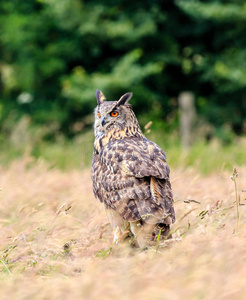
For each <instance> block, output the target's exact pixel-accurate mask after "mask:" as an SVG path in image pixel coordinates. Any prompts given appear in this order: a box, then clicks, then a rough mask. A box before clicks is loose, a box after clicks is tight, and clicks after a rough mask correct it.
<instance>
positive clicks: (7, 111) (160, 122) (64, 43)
mask: <svg viewBox="0 0 246 300" xmlns="http://www.w3.org/2000/svg"><path fill="white" fill-rule="evenodd" d="M96 89H100V90H102V91H103V93H104V94H105V95H106V97H107V99H108V100H117V99H119V97H120V96H121V95H122V94H124V93H126V92H130V91H132V92H133V94H134V96H133V98H132V99H131V104H132V106H133V109H134V111H135V112H136V115H137V117H138V120H139V122H140V125H141V128H142V130H143V132H144V134H145V135H146V136H147V138H149V139H150V140H153V141H155V142H156V143H158V144H159V145H160V146H161V147H162V148H163V150H164V151H165V153H166V154H167V161H168V164H169V166H170V169H171V173H170V180H171V184H172V189H173V198H174V207H175V213H176V222H175V223H174V224H173V225H172V237H173V238H172V239H170V240H166V241H165V240H164V241H163V240H162V241H157V243H156V245H154V246H153V247H150V248H149V249H148V251H141V249H136V248H133V247H131V246H130V245H129V240H126V241H124V242H122V243H119V245H114V244H113V232H112V228H111V227H110V225H109V223H108V220H107V218H106V214H105V212H104V208H103V205H102V203H100V202H99V201H96V200H95V198H94V195H93V192H92V182H91V178H90V169H89V165H90V162H91V158H92V153H93V140H94V134H93V121H94V117H93V110H94V108H95V106H96V97H95V92H96ZM185 99H186V100H185ZM187 99H190V100H187ZM187 104H190V105H187ZM245 201H246V2H245V0H206V1H202V0H200V1H198V0H176V1H175V0H173V1H169V0H162V1H161V0H141V1H140V0H134V1H133V0H131V1H129V0H114V1H113V0H111V1H110V0H90V1H88V0H36V1H35V0H0V230H1V234H0V290H1V296H0V298H1V300H5V299H6V300H9V299H18V300H22V299H23V300H27V299H35V300H39V299H40V300H44V299H51V300H52V299H54V300H57V299H75V300H76V299H89V300H90V299H91V300H93V299H96V300H97V299H107V300H108V299H123V300H125V299H127V300H128V299H148V300H149V299H167V300H180V299H191V300H193V299H194V300H196V299H204V300H207V299H208V300H211V299H217V300H232V299H233V300H234V299H235V300H245V295H246V285H245V278H246V266H245V261H246V252H245V249H246V226H245V224H246V206H245V203H246V202H245ZM30 283H31V284H30Z"/></svg>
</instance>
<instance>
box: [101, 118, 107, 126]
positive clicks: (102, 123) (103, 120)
mask: <svg viewBox="0 0 246 300" xmlns="http://www.w3.org/2000/svg"><path fill="white" fill-rule="evenodd" d="M105 124H106V121H105V119H104V118H102V120H101V125H102V126H103V125H105Z"/></svg>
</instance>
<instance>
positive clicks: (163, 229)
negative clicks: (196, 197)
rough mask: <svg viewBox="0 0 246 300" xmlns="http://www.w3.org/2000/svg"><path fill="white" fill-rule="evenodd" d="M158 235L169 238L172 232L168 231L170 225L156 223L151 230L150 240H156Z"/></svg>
mask: <svg viewBox="0 0 246 300" xmlns="http://www.w3.org/2000/svg"><path fill="white" fill-rule="evenodd" d="M158 237H161V238H165V239H171V238H172V234H171V233H170V225H168V224H164V223H158V224H156V226H155V228H154V230H153V232H152V240H157V239H158Z"/></svg>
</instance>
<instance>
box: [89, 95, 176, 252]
mask: <svg viewBox="0 0 246 300" xmlns="http://www.w3.org/2000/svg"><path fill="white" fill-rule="evenodd" d="M96 96H97V103H98V106H97V107H96V109H95V125H94V131H95V143H94V155H93V159H92V164H91V176H92V181H93V191H94V194H95V197H96V198H97V199H98V200H100V201H101V202H103V203H104V206H105V210H106V213H107V215H108V218H109V220H110V223H111V225H112V227H113V228H114V229H115V237H114V241H115V242H117V241H118V239H119V238H120V235H121V234H122V233H123V232H124V231H126V230H129V231H130V233H131V234H132V235H133V236H134V237H135V239H136V241H137V243H138V245H139V246H140V247H144V246H146V245H147V244H148V238H152V239H154V236H156V235H158V232H159V230H160V229H161V232H162V234H163V235H166V236H168V233H169V228H170V224H171V223H173V222H174V221H175V213H174V208H173V196H172V189H171V184H170V181H169V173H170V170H169V167H168V165H167V162H166V155H165V153H164V152H163V150H162V149H161V148H160V147H159V146H158V145H156V144H155V143H153V142H151V141H149V140H148V139H147V138H146V137H145V136H144V134H143V133H142V131H141V129H140V127H139V124H138V121H137V118H136V116H135V114H134V112H133V110H132V108H131V105H130V104H128V101H129V100H130V98H131V97H132V94H131V93H127V94H125V95H123V96H122V97H121V98H120V99H119V100H118V101H104V100H106V98H105V96H104V95H103V93H102V92H101V91H99V90H97V93H96Z"/></svg>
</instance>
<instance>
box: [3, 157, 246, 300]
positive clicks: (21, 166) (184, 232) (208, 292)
mask: <svg viewBox="0 0 246 300" xmlns="http://www.w3.org/2000/svg"><path fill="white" fill-rule="evenodd" d="M237 171H238V173H239V176H238V178H237V179H236V180H237V187H238V195H239V197H240V201H241V204H243V203H244V200H245V197H246V193H244V192H242V189H246V168H245V167H240V168H238V169H237ZM230 176H231V174H229V173H227V172H224V171H223V172H221V173H219V174H216V173H215V174H213V175H210V176H209V177H201V176H200V175H199V174H197V173H196V172H195V171H194V170H192V169H189V170H185V171H184V170H183V171H182V170H176V171H172V184H173V190H174V196H175V202H176V203H175V208H176V214H177V222H176V224H175V226H173V230H174V231H175V233H174V240H173V241H171V242H169V243H165V242H164V243H163V242H161V243H160V245H159V247H158V250H157V248H156V247H154V248H153V249H149V250H148V251H144V252H140V251H139V250H136V249H132V248H131V247H129V245H127V243H125V244H121V245H118V246H113V249H112V252H110V251H108V252H107V251H104V250H106V249H109V247H110V246H111V242H112V232H111V229H110V227H109V226H108V224H107V219H106V217H105V213H104V210H103V207H102V205H101V204H100V203H98V202H96V201H95V200H94V197H93V194H92V187H91V181H90V172H89V170H87V171H83V172H82V171H78V170H74V171H69V172H61V171H59V170H56V169H50V168H49V167H48V166H47V165H46V164H45V163H44V162H42V161H38V163H33V162H32V160H31V159H29V158H26V159H22V160H20V161H15V162H14V163H12V165H11V166H10V167H9V168H8V169H6V168H2V169H0V188H2V191H0V201H1V202H0V203H1V204H0V205H1V206H0V227H1V236H0V278H1V281H0V288H1V299H111V298H112V299H172V300H175V299H245V295H246V286H245V276H246V254H245V249H246V228H245V220H246V218H245V217H246V214H245V206H243V205H240V206H239V214H240V219H239V233H238V234H235V230H236V226H237V213H236V206H235V190H234V183H233V182H232V181H231V179H230ZM190 200H195V201H190ZM197 202H199V203H200V204H199V203H197ZM98 251H99V252H98Z"/></svg>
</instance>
